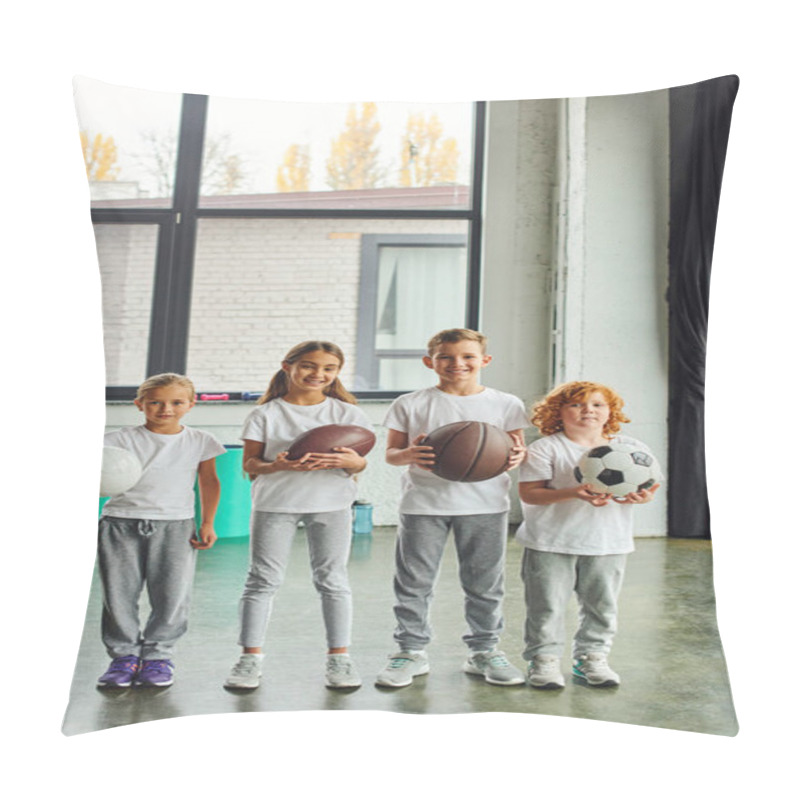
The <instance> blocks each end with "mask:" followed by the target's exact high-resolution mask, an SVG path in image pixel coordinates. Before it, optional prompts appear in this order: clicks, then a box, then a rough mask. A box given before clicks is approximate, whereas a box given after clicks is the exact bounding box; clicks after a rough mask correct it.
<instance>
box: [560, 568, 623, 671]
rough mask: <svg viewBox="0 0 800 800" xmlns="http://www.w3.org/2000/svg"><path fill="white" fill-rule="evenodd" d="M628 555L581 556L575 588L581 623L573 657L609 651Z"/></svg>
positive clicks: (614, 629)
mask: <svg viewBox="0 0 800 800" xmlns="http://www.w3.org/2000/svg"><path fill="white" fill-rule="evenodd" d="M626 559H627V556H626V555H612V556H579V557H578V566H577V582H576V584H575V591H576V592H577V595H578V616H579V622H580V624H579V626H578V631H577V633H576V634H575V640H574V642H573V647H572V653H573V658H578V657H579V656H582V655H585V654H586V653H604V654H606V655H608V653H609V651H610V650H611V643H612V640H613V638H614V634H615V633H616V631H617V598H618V596H619V591H620V588H621V587H622V579H623V576H624V574H625V561H626Z"/></svg>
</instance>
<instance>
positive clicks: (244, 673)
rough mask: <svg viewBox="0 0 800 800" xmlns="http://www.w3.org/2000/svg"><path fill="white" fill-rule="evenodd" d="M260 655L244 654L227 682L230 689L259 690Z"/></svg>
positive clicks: (261, 659)
mask: <svg viewBox="0 0 800 800" xmlns="http://www.w3.org/2000/svg"><path fill="white" fill-rule="evenodd" d="M263 660H264V659H263V657H262V656H261V654H260V653H242V655H241V656H239V660H238V661H237V662H236V663H235V664H234V665H233V669H232V670H231V674H230V675H228V678H227V680H226V681H225V686H227V687H228V688H229V689H257V688H258V685H259V683H261V662H262V661H263Z"/></svg>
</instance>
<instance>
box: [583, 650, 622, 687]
mask: <svg viewBox="0 0 800 800" xmlns="http://www.w3.org/2000/svg"><path fill="white" fill-rule="evenodd" d="M572 674H573V675H575V676H576V677H578V678H582V679H583V680H585V681H586V683H588V684H589V686H595V687H598V688H606V687H609V688H610V687H612V686H619V683H620V680H619V675H617V673H616V672H614V670H613V669H611V667H609V666H608V660H607V658H606V654H605V653H586V654H585V655H582V656H579V657H578V658H576V659H575V660H574V661H573V662H572Z"/></svg>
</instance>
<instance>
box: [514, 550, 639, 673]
mask: <svg viewBox="0 0 800 800" xmlns="http://www.w3.org/2000/svg"><path fill="white" fill-rule="evenodd" d="M626 560H627V555H625V554H622V555H610V556H578V555H570V554H568V553H545V552H543V551H541V550H532V549H530V548H528V547H526V548H525V551H524V553H523V555H522V580H523V582H524V584H525V605H526V607H527V614H526V618H525V650H524V651H523V657H524V658H525V660H526V661H530V660H531V659H532V658H533V657H534V655H544V654H547V655H558V656H560V655H561V654H562V653H563V652H564V644H565V639H566V636H565V631H564V627H565V613H566V609H567V603H568V602H569V599H570V597H571V595H572V592H573V591H574V592H575V594H576V595H577V598H578V630H577V632H576V633H575V636H574V638H573V642H572V657H573V658H577V657H579V656H582V655H585V654H586V653H605V654H606V655H607V654H608V653H609V652H610V650H611V643H612V641H613V639H614V634H615V633H616V632H617V598H618V596H619V591H620V588H621V587H622V579H623V577H624V575H625V562H626Z"/></svg>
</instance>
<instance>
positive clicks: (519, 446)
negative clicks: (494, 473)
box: [506, 428, 528, 472]
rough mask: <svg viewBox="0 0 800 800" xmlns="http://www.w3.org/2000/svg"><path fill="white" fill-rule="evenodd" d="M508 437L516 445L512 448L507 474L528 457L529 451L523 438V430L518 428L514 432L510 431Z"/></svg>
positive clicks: (507, 464)
mask: <svg viewBox="0 0 800 800" xmlns="http://www.w3.org/2000/svg"><path fill="white" fill-rule="evenodd" d="M508 435H509V436H510V437H511V439H512V441H513V442H514V444H513V445H512V447H511V453H509V456H508V462H507V463H506V472H508V471H509V470H510V469H515V468H516V467H518V466H519V465H520V464H521V463H522V462H523V461H524V460H525V458H526V456H527V455H528V451H527V450H526V449H525V440H524V439H523V438H522V428H517V429H516V430H514V431H508Z"/></svg>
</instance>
